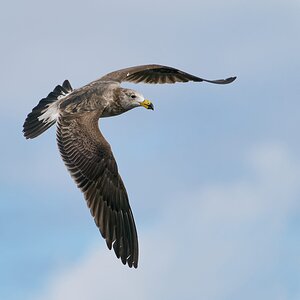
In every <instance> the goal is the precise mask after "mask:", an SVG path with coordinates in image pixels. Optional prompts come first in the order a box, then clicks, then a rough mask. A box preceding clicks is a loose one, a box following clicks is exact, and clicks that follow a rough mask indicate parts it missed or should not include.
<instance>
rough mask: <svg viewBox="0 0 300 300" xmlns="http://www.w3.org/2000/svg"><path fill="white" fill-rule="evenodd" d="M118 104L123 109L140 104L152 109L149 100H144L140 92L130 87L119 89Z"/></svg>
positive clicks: (139, 105)
mask: <svg viewBox="0 0 300 300" xmlns="http://www.w3.org/2000/svg"><path fill="white" fill-rule="evenodd" d="M119 104H120V105H121V106H122V108H123V109H124V110H125V111H127V110H130V109H132V108H135V107H141V106H142V107H145V108H147V109H152V110H154V106H153V104H152V103H151V101H149V100H146V99H145V98H144V96H143V95H142V94H140V93H138V92H136V91H134V90H131V89H123V88H122V89H120V93H119Z"/></svg>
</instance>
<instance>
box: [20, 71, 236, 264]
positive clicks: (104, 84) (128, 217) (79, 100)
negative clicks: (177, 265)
mask: <svg viewBox="0 0 300 300" xmlns="http://www.w3.org/2000/svg"><path fill="white" fill-rule="evenodd" d="M235 78H236V77H230V78H227V79H219V80H207V79H203V78H199V77H196V76H194V75H191V74H188V73H185V72H183V71H180V70H178V69H175V68H172V67H167V66H162V65H142V66H136V67H131V68H126V69H121V70H118V71H115V72H111V73H109V74H106V75H104V76H103V77H101V78H100V79H98V80H95V81H93V82H91V83H89V84H87V85H85V86H83V87H81V88H78V89H73V88H72V87H71V85H70V83H69V81H68V80H65V81H64V83H63V84H62V85H58V86H56V87H55V89H54V90H53V91H52V92H51V93H50V94H49V95H48V96H47V97H46V98H43V99H42V100H40V102H39V103H38V105H37V106H36V107H34V108H33V109H32V112H31V113H29V114H28V116H27V118H26V120H25V123H24V125H23V133H24V136H25V138H26V139H33V138H35V137H37V136H39V135H40V134H41V133H43V132H44V131H45V130H47V129H48V128H49V127H50V126H52V125H53V124H55V123H57V144H58V148H59V151H60V154H61V157H62V159H63V161H64V163H65V165H66V167H67V168H68V170H69V172H70V174H71V176H72V177H73V179H74V180H75V182H76V184H77V186H78V187H79V188H80V189H81V191H82V192H83V194H84V197H85V200H86V202H87V205H88V207H89V209H90V211H91V214H92V216H93V218H94V220H95V223H96V225H97V226H98V228H99V230H100V232H101V234H102V236H103V238H104V239H105V240H106V243H107V246H108V248H109V249H111V248H112V247H113V248H114V251H115V253H116V256H117V257H118V258H121V261H122V263H123V264H126V263H127V264H128V266H129V267H132V266H133V267H135V268H137V266H138V238H137V231H136V227H135V223H134V219H133V214H132V211H131V208H130V205H129V201H128V196H127V192H126V189H125V186H124V184H123V181H122V179H121V177H120V175H119V172H118V167H117V164H116V161H115V158H114V156H113V153H112V151H111V147H110V145H109V143H108V142H107V141H106V140H105V138H104V137H103V135H102V133H101V132H100V130H99V127H98V120H99V118H103V117H111V116H115V115H119V114H122V113H124V112H126V111H128V110H130V109H132V108H135V107H145V108H147V109H152V110H153V104H152V103H151V102H150V101H149V100H146V99H145V98H144V97H143V95H142V94H140V93H138V92H136V91H134V90H132V89H125V88H122V87H121V86H120V84H121V83H122V82H133V83H139V82H143V83H152V84H156V83H159V84H161V83H175V82H188V81H195V82H202V81H205V82H210V83H215V84H228V83H231V82H233V81H234V80H235Z"/></svg>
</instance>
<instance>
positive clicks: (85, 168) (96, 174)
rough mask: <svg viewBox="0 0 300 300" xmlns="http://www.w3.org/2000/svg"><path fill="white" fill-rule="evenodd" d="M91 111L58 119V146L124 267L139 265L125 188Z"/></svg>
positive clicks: (135, 235) (135, 234) (132, 222)
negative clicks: (126, 265)
mask: <svg viewBox="0 0 300 300" xmlns="http://www.w3.org/2000/svg"><path fill="white" fill-rule="evenodd" d="M98 118H99V116H98V115H96V113H94V112H88V113H86V114H84V115H80V116H78V115H77V117H75V116H74V115H73V116H72V115H64V116H60V117H59V119H58V127H57V143H58V147H59V150H60V153H61V156H62V158H63V161H64V163H65V165H66V166H67V168H68V170H69V172H70V173H71V175H72V177H73V178H74V180H75V182H76V183H77V186H78V187H79V188H80V189H81V191H82V192H83V194H84V197H85V199H86V201H87V205H88V207H89V208H90V211H91V214H92V216H93V217H94V220H95V223H96V225H97V226H98V228H99V229H100V232H101V234H102V236H103V237H104V238H105V240H106V243H107V246H108V248H109V249H111V248H112V247H113V248H114V251H115V253H116V255H117V257H118V258H121V260H122V262H123V264H126V263H127V264H128V266H129V267H132V266H134V267H135V268H136V267H137V265H138V239H137V232H136V227H135V223H134V219H133V215H132V211H131V209H130V205H129V201H128V196H127V192H126V189H125V186H124V184H123V181H122V179H121V177H120V175H119V173H118V167H117V164H116V161H115V159H114V156H113V154H112V152H111V148H110V145H109V144H108V142H107V141H106V140H105V138H104V137H103V136H102V134H101V132H100V130H99V127H98Z"/></svg>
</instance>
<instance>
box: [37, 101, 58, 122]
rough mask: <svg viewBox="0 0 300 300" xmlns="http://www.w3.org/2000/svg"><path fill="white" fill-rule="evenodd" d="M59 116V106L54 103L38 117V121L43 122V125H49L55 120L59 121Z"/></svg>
mask: <svg viewBox="0 0 300 300" xmlns="http://www.w3.org/2000/svg"><path fill="white" fill-rule="evenodd" d="M58 115H59V110H58V106H57V103H56V102H54V103H51V104H48V106H47V108H45V109H44V110H43V111H42V114H41V115H40V116H39V117H38V120H39V121H42V122H43V123H49V122H52V121H54V120H57V118H58Z"/></svg>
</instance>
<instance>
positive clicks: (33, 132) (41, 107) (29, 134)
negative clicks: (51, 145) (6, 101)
mask: <svg viewBox="0 0 300 300" xmlns="http://www.w3.org/2000/svg"><path fill="white" fill-rule="evenodd" d="M72 91H73V89H72V87H71V84H70V82H69V81H68V80H65V81H64V83H63V84H62V85H58V86H56V87H55V89H54V90H53V91H52V92H51V93H49V95H48V96H47V97H46V98H43V99H42V100H40V102H39V103H38V105H37V106H35V107H34V108H33V109H32V112H31V113H29V114H28V116H27V118H26V120H25V122H24V125H23V133H24V136H25V138H26V139H33V138H35V137H37V136H39V135H40V134H41V133H43V132H44V131H46V130H47V129H48V128H49V127H51V126H52V125H53V124H55V122H56V119H57V117H58V107H57V100H60V99H61V98H63V97H65V96H67V95H68V94H70V93H71V92H72Z"/></svg>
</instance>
